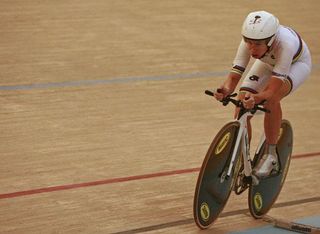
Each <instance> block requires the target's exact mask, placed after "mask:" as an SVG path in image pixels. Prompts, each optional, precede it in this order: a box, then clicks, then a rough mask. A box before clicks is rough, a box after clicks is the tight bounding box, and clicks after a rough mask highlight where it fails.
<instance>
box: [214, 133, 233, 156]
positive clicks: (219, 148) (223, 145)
mask: <svg viewBox="0 0 320 234" xmlns="http://www.w3.org/2000/svg"><path fill="white" fill-rule="evenodd" d="M230 136H231V133H230V132H228V133H227V134H226V135H224V136H223V137H222V138H221V140H220V141H219V143H218V145H217V147H216V150H215V154H216V155H218V154H220V153H221V152H222V151H223V150H224V148H226V146H227V145H228V142H229V140H230Z"/></svg>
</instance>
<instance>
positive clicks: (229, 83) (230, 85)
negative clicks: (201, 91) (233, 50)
mask: <svg viewBox="0 0 320 234" xmlns="http://www.w3.org/2000/svg"><path fill="white" fill-rule="evenodd" d="M240 79H241V75H240V74H238V73H235V72H230V73H229V75H228V78H227V79H226V80H225V82H224V83H223V87H224V88H226V89H228V90H229V94H230V93H232V92H233V91H234V90H235V89H236V87H237V84H238V83H239V80H240Z"/></svg>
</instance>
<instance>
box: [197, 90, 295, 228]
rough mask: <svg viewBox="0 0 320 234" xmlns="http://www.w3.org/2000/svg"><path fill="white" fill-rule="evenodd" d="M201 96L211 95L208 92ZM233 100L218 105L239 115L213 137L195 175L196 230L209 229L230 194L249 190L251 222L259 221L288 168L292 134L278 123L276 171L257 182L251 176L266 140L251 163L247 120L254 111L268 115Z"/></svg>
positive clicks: (288, 127)
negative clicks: (229, 105) (230, 104)
mask: <svg viewBox="0 0 320 234" xmlns="http://www.w3.org/2000/svg"><path fill="white" fill-rule="evenodd" d="M205 93H206V94H207V95H210V96H213V95H214V94H213V92H211V91H209V90H206V91H205ZM236 96H237V94H232V95H229V96H227V97H225V98H224V99H223V100H222V101H221V102H222V104H223V105H224V106H226V105H228V104H229V103H232V104H234V105H235V106H236V107H238V108H239V114H238V116H237V118H236V119H235V120H233V121H231V122H229V123H227V124H226V125H224V126H223V127H222V128H221V130H220V131H219V132H218V133H217V135H216V136H215V138H214V139H213V141H212V143H211V145H210V147H209V149H208V151H207V154H206V156H205V158H204V160H203V163H202V166H201V169H200V172H199V176H198V180H197V184H196V188H195V195H194V204H193V215H194V220H195V223H196V224H197V226H198V227H199V228H200V229H206V228H209V227H210V225H211V224H212V223H213V222H214V221H215V220H216V219H217V218H218V216H219V214H220V213H221V212H222V210H223V208H224V206H225V204H226V203H227V201H228V198H229V196H230V194H231V192H232V191H234V192H235V194H237V195H239V194H241V193H243V192H244V191H245V190H246V189H249V193H248V204H249V211H250V213H251V215H252V216H253V217H254V218H256V219H258V218H262V217H263V216H264V215H265V214H266V213H267V212H268V211H269V210H270V209H271V207H272V205H273V204H274V203H275V201H276V199H277V197H278V195H279V193H280V191H281V188H282V186H283V183H284V180H285V178H286V175H287V172H288V168H289V165H290V159H291V154H292V145H293V131H292V127H291V124H290V122H289V121H288V120H282V122H281V129H280V134H279V137H278V142H277V147H276V148H277V153H278V163H279V167H278V169H276V170H273V171H272V172H271V174H270V175H269V176H267V177H265V178H262V179H261V178H260V179H257V177H255V176H254V175H253V174H252V170H253V168H254V167H255V165H256V164H257V162H258V161H259V160H260V158H261V157H262V155H263V152H264V147H265V145H266V138H265V134H264V133H263V134H262V136H261V138H260V141H259V144H258V146H257V149H256V151H255V153H254V157H253V159H251V157H250V143H249V137H248V129H247V127H248V126H247V118H248V117H249V116H254V114H255V113H256V112H257V111H263V112H269V111H268V110H266V109H265V108H263V107H262V105H261V104H258V105H255V106H254V107H253V108H252V109H246V108H244V106H243V104H242V102H241V101H240V100H236V99H235V97H236Z"/></svg>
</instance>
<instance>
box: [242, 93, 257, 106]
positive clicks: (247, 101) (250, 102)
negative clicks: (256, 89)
mask: <svg viewBox="0 0 320 234" xmlns="http://www.w3.org/2000/svg"><path fill="white" fill-rule="evenodd" d="M242 103H243V106H244V108H246V109H252V108H253V107H254V104H255V103H256V102H255V98H254V94H252V93H246V96H245V97H244V99H243V100H242Z"/></svg>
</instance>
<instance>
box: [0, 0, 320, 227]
mask: <svg viewBox="0 0 320 234" xmlns="http://www.w3.org/2000/svg"><path fill="white" fill-rule="evenodd" d="M257 9H265V10H268V11H271V12H273V13H274V14H275V15H277V16H278V17H279V19H280V21H281V23H282V24H284V25H290V26H292V27H293V28H295V29H296V30H297V31H298V32H299V33H300V34H301V35H302V37H303V38H304V40H305V41H306V42H307V43H308V45H309V48H310V50H311V52H312V56H313V63H314V66H313V71H312V74H311V76H310V78H309V79H308V81H307V82H306V83H305V84H304V85H303V86H302V87H301V88H300V89H299V90H297V92H296V93H294V95H292V96H289V97H288V98H286V100H284V101H283V109H284V110H283V112H284V117H285V118H287V119H289V120H290V121H291V122H292V124H293V127H294V131H295V143H294V156H295V158H293V160H292V163H291V167H290V170H289V174H288V178H287V181H286V183H285V185H284V187H283V190H282V193H281V194H280V196H279V198H278V200H277V203H276V204H275V207H274V208H273V209H272V210H271V211H270V213H269V214H270V215H272V216H274V217H278V218H287V219H290V220H296V219H301V218H305V217H311V216H320V211H319V210H320V195H319V193H320V188H319V177H320V169H319V167H320V146H319V142H320V133H319V129H320V122H319V117H320V107H319V106H320V105H319V98H320V92H319V89H320V70H319V68H320V66H319V61H320V44H319V35H320V27H319V22H320V15H319V10H320V2H319V1H318V0H310V1H291V0H286V1H275V0H271V1H212V0H204V1H189V0H175V1H168V0H163V1H151V0H118V1H115V0H114V1H110V0H107V1H104V0H92V1H86V0H74V1H70V0H58V1H49V0H44V1H35V0H33V1H23V0H12V1H11V0H10V1H9V0H2V1H0V17H1V21H0V31H1V36H0V68H1V69H0V71H1V73H0V74H1V79H0V89H1V90H0V98H1V108H0V116H1V118H0V132H1V135H0V138H1V147H0V155H1V170H0V181H1V187H0V233H139V232H149V233H227V232H232V231H240V230H246V229H248V228H252V227H261V226H264V225H266V224H265V223H264V222H263V221H260V220H254V219H253V218H251V217H249V216H248V210H247V207H248V205H247V193H245V194H243V195H241V196H238V197H236V196H235V195H232V196H231V197H230V201H229V202H228V204H227V206H226V207H225V210H224V212H223V213H222V215H221V217H220V218H219V219H218V220H217V222H216V223H215V224H214V225H213V226H212V228H210V229H209V230H207V231H200V230H199V229H198V228H197V227H196V226H195V224H194V222H193V218H192V203H193V193H194V187H195V183H196V179H197V175H198V169H199V167H200V165H201V163H202V160H203V157H204V155H205V153H206V151H207V148H208V146H209V144H210V142H211V140H212V138H213V136H214V135H215V134H216V133H217V131H218V130H219V128H220V127H221V126H222V125H223V124H224V123H226V121H228V120H230V119H231V118H232V110H233V108H232V107H226V108H223V107H222V106H221V105H220V104H219V103H218V102H214V101H212V100H211V99H210V98H208V97H207V96H205V95H203V91H204V90H205V89H207V88H213V87H217V86H218V85H219V84H220V83H221V82H222V81H223V80H224V78H225V75H226V74H227V72H228V71H229V69H230V66H231V63H232V59H233V56H234V55H235V51H236V48H237V46H238V42H239V40H240V27H241V24H242V21H243V19H244V17H245V16H246V14H247V13H248V12H249V11H253V10H257ZM262 118H263V117H262V115H260V116H256V119H255V120H254V122H253V124H254V126H255V129H254V136H256V137H257V136H258V135H259V133H260V132H261V126H262ZM254 143H255V141H254V140H253V145H254ZM319 222H320V219H319Z"/></svg>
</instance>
